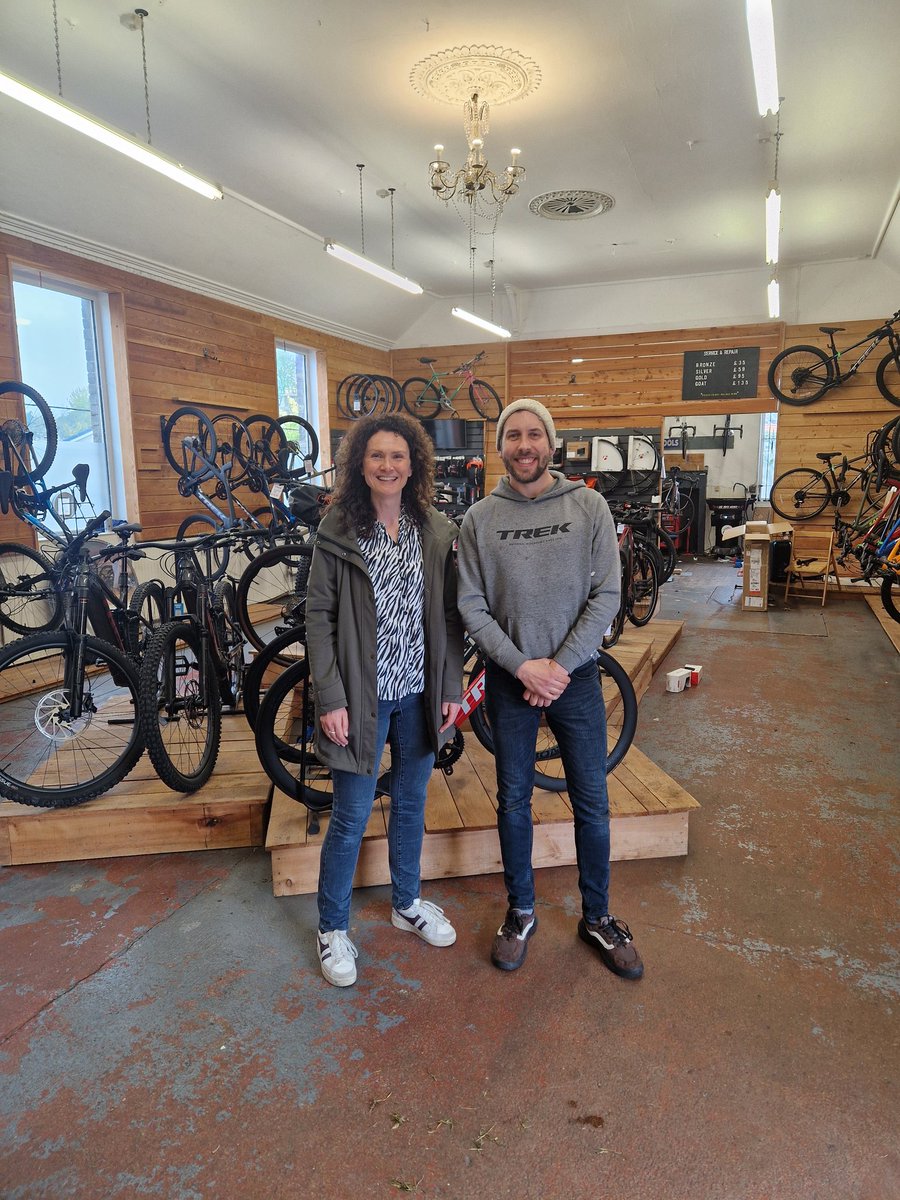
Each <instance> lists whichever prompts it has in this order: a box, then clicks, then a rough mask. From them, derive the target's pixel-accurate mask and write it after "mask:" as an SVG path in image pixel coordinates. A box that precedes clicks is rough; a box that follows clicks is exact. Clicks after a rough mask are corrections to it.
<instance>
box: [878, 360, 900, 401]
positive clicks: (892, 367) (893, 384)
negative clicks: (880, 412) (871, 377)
mask: <svg viewBox="0 0 900 1200" xmlns="http://www.w3.org/2000/svg"><path fill="white" fill-rule="evenodd" d="M875 382H876V384H877V385H878V390H879V392H881V394H882V396H884V398H885V400H887V401H888V403H889V404H895V405H896V406H897V407H898V408H900V363H898V362H897V359H896V358H895V357H894V354H893V351H891V353H890V354H886V355H885V356H884V358H883V359H882V360H881V362H880V363H879V364H878V366H877V367H876V368H875Z"/></svg>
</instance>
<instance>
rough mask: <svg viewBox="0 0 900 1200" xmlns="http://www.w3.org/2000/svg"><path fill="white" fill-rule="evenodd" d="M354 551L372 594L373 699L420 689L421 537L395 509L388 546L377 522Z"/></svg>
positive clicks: (422, 624) (398, 696) (397, 697)
mask: <svg viewBox="0 0 900 1200" xmlns="http://www.w3.org/2000/svg"><path fill="white" fill-rule="evenodd" d="M359 548H360V550H361V551H362V555H363V558H364V559H365V560H366V566H367V567H368V570H369V577H370V578H371V580H372V587H373V588H374V590H375V618H376V635H377V658H376V674H377V679H378V699H379V700H400V699H402V697H403V696H408V695H410V694H411V693H413V692H422V691H424V690H425V574H424V571H423V568H422V535H421V534H420V532H419V530H418V529H417V528H416V526H415V525H414V524H413V522H412V521H411V520H410V519H409V517H408V516H407V515H406V511H405V510H404V509H401V510H400V531H399V534H398V537H397V541H396V542H394V541H393V540H392V539H391V537H390V535H389V534H388V532H387V530H386V529H385V527H384V526H383V525H382V524H381V522H376V523H375V528H374V531H373V533H372V536H371V537H368V538H362V537H361V538H359Z"/></svg>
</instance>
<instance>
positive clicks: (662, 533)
mask: <svg viewBox="0 0 900 1200" xmlns="http://www.w3.org/2000/svg"><path fill="white" fill-rule="evenodd" d="M654 536H655V537H656V541H657V546H658V549H659V557H660V561H661V563H662V569H661V570H660V572H659V586H660V587H662V585H663V584H664V583H668V582H669V580H670V579H671V578H672V573H673V572H674V570H675V565H676V563H677V562H678V549H677V547H676V546H675V541H674V539H673V538H672V535H671V534H670V533H669V531H668V529H663V527H662V526H661V525H660V526H657V528H656V530H655V531H654Z"/></svg>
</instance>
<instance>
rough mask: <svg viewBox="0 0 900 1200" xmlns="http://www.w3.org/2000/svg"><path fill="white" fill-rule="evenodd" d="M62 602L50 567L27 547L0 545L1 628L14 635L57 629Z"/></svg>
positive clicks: (60, 617)
mask: <svg viewBox="0 0 900 1200" xmlns="http://www.w3.org/2000/svg"><path fill="white" fill-rule="evenodd" d="M62 618H63V602H62V596H61V595H60V591H59V587H58V585H57V582H56V575H55V571H54V568H53V564H52V563H51V562H50V560H49V559H48V558H45V557H44V556H43V554H39V553H38V551H37V550H32V549H31V547H30V546H20V545H19V543H18V542H2V543H0V625H3V626H4V627H5V628H6V629H9V630H11V631H12V632H13V633H19V634H30V633H47V632H49V631H50V630H51V629H57V628H59V625H60V623H61V622H62Z"/></svg>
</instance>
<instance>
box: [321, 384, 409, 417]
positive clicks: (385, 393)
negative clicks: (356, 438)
mask: <svg viewBox="0 0 900 1200" xmlns="http://www.w3.org/2000/svg"><path fill="white" fill-rule="evenodd" d="M400 399H401V388H400V384H399V383H398V382H397V380H396V379H392V378H391V376H390V375H363V374H361V375H347V376H345V378H344V379H342V380H341V381H340V383H339V384H338V385H337V395H336V402H337V410H338V412H339V413H340V414H341V416H342V417H346V418H347V419H348V420H349V421H356V420H358V418H359V417H369V416H371V415H372V414H373V413H379V414H381V415H383V414H385V413H391V412H396V411H397V409H398V408H399V407H400Z"/></svg>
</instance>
